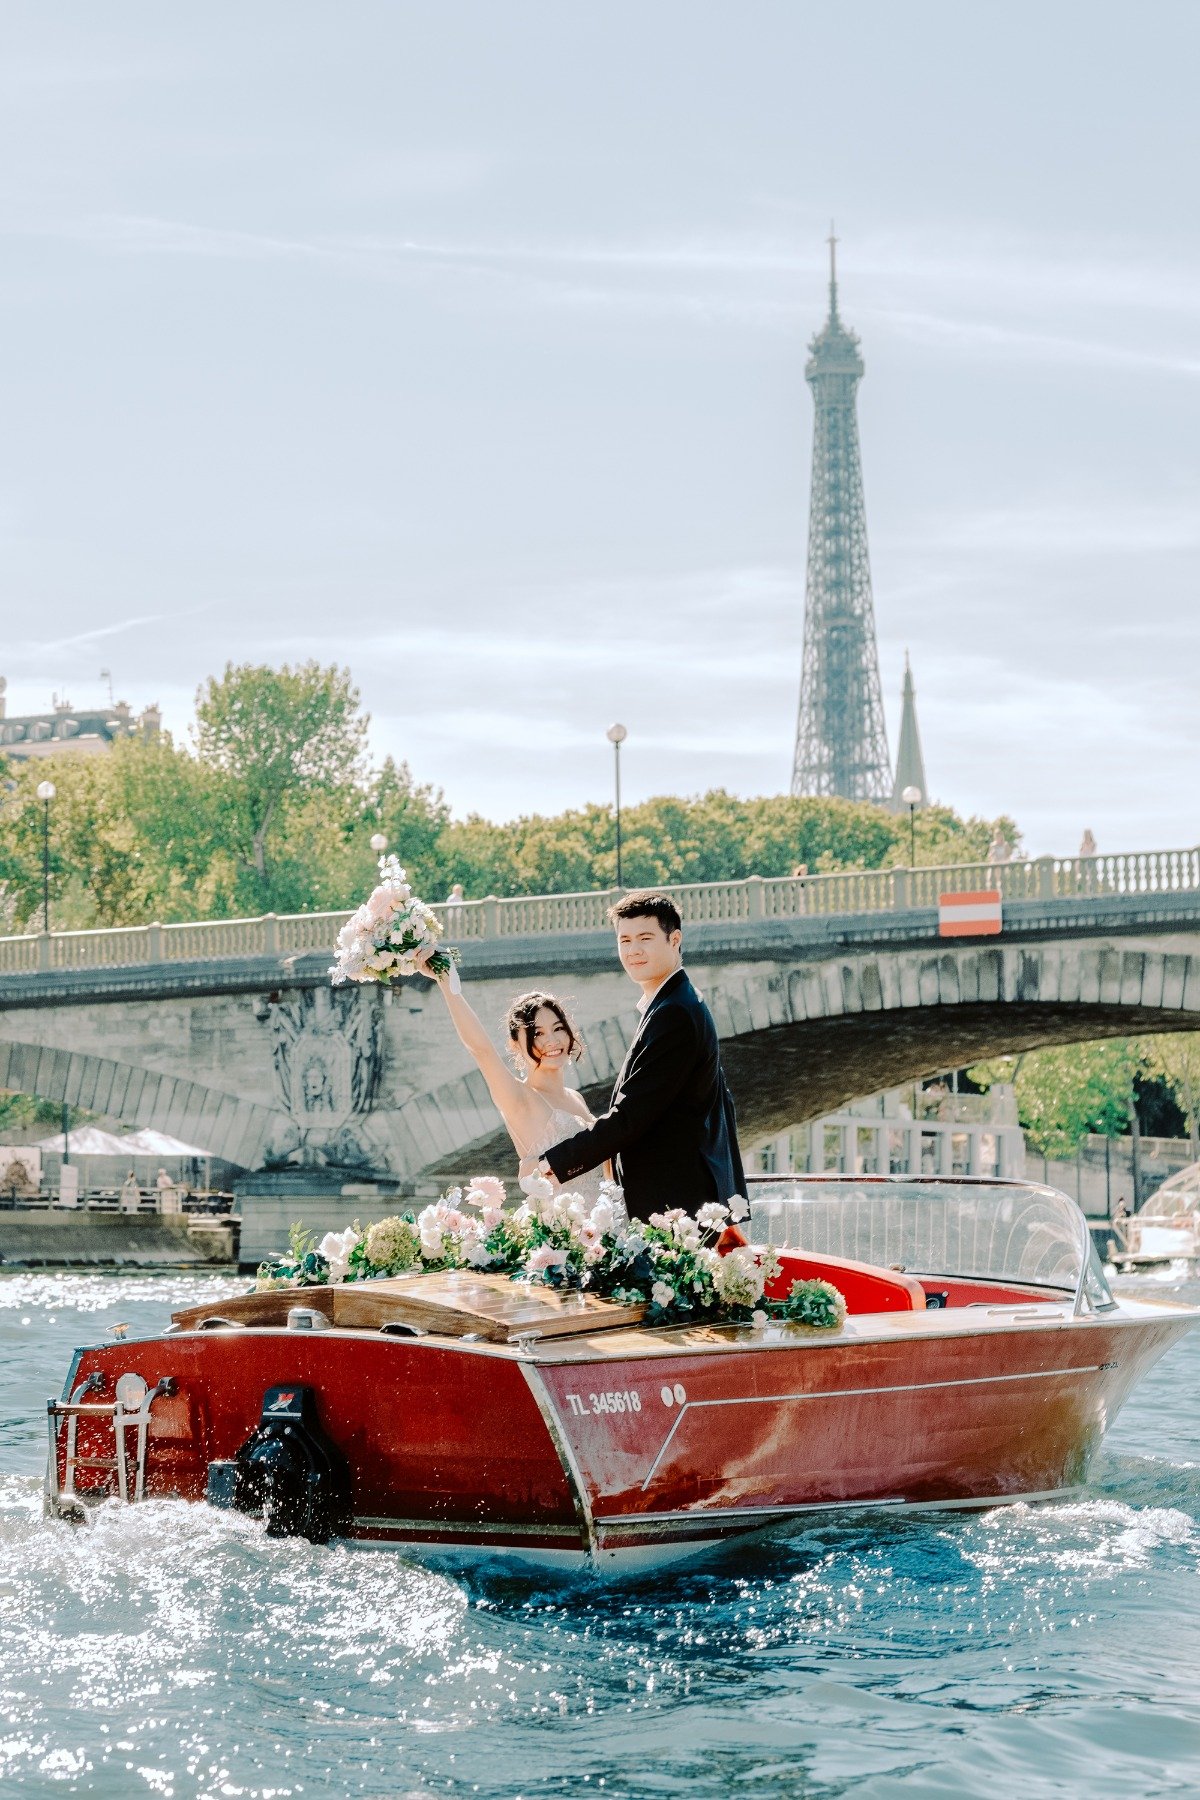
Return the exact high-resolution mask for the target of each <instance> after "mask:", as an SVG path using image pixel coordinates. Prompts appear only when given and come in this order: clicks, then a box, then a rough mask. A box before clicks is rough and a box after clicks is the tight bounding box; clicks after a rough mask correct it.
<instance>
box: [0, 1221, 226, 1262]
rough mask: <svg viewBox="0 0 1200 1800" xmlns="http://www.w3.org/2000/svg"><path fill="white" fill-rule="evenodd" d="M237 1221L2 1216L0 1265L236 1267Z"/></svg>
mask: <svg viewBox="0 0 1200 1800" xmlns="http://www.w3.org/2000/svg"><path fill="white" fill-rule="evenodd" d="M238 1238H239V1221H238V1220H237V1219H227V1218H212V1217H208V1216H199V1217H189V1216H187V1215H185V1214H180V1215H179V1216H178V1217H172V1216H169V1215H168V1216H163V1215H161V1214H158V1213H145V1214H139V1213H110V1212H84V1211H76V1210H74V1209H70V1208H64V1209H63V1210H61V1211H58V1210H54V1211H50V1210H46V1209H44V1208H43V1209H40V1210H37V1211H32V1210H31V1211H28V1212H22V1211H20V1210H13V1211H12V1212H0V1265H2V1266H3V1268H4V1269H5V1270H6V1271H8V1270H14V1271H15V1270H22V1269H161V1270H167V1269H202V1268H204V1269H209V1268H227V1267H231V1266H232V1267H236V1264H237V1259H238Z"/></svg>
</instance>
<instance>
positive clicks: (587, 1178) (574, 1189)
mask: <svg viewBox="0 0 1200 1800" xmlns="http://www.w3.org/2000/svg"><path fill="white" fill-rule="evenodd" d="M538 1099H539V1100H540V1101H541V1102H542V1104H543V1106H544V1107H545V1108H546V1122H545V1124H544V1126H543V1127H542V1129H541V1131H540V1132H538V1133H537V1135H536V1136H535V1137H534V1138H532V1139H531V1140H530V1141H529V1143H527V1144H525V1145H523V1146H522V1145H518V1149H520V1151H521V1154H522V1156H545V1154H546V1152H547V1150H552V1149H553V1148H554V1146H555V1144H561V1143H563V1142H565V1140H566V1139H567V1138H569V1137H574V1136H575V1133H576V1132H577V1131H584V1130H586V1128H587V1127H588V1126H589V1125H591V1124H593V1123H594V1120H593V1119H592V1118H591V1116H590V1114H589V1116H588V1117H587V1118H586V1119H585V1118H583V1117H582V1116H581V1115H580V1114H579V1113H574V1112H568V1111H567V1110H566V1108H565V1107H561V1106H551V1104H550V1102H549V1101H548V1100H547V1099H546V1096H545V1095H544V1094H539V1095H538ZM603 1180H604V1172H603V1170H602V1169H589V1170H588V1172H587V1174H586V1175H578V1176H576V1178H575V1180H574V1181H571V1182H568V1183H567V1189H568V1191H569V1192H570V1193H572V1194H582V1195H583V1198H584V1199H585V1200H587V1201H589V1202H590V1201H593V1200H598V1199H599V1198H600V1183H601V1182H602V1181H603Z"/></svg>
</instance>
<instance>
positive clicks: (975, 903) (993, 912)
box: [938, 888, 1003, 937]
mask: <svg viewBox="0 0 1200 1800" xmlns="http://www.w3.org/2000/svg"><path fill="white" fill-rule="evenodd" d="M1002 927H1003V917H1002V911H1001V906H1000V890H999V889H998V888H980V889H979V890H978V891H977V892H976V893H973V894H939V895H938V936H939V937H994V936H995V935H996V933H997V932H998V931H1000V930H1001V929H1002Z"/></svg>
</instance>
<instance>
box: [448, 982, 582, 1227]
mask: <svg viewBox="0 0 1200 1800" xmlns="http://www.w3.org/2000/svg"><path fill="white" fill-rule="evenodd" d="M432 954H433V951H432V949H430V950H426V951H423V952H421V954H419V955H418V956H417V957H416V958H415V959H414V960H415V961H416V964H417V967H418V968H419V969H420V970H421V972H422V974H424V975H427V976H428V977H429V979H430V980H431V981H436V983H437V986H438V991H439V992H440V994H441V996H442V999H443V1000H444V1001H445V1002H446V1006H447V1008H448V1010H449V1013H450V1018H451V1020H452V1022H453V1024H454V1029H455V1030H456V1031H457V1033H458V1035H459V1037H460V1038H461V1039H462V1041H463V1043H464V1045H465V1046H466V1048H467V1049H468V1050H469V1051H470V1052H471V1055H472V1056H473V1057H474V1058H475V1061H476V1063H477V1064H478V1065H479V1072H480V1074H481V1075H482V1076H483V1079H484V1080H485V1081H486V1082H487V1087H488V1093H489V1094H490V1095H491V1097H492V1101H493V1103H494V1105H495V1107H496V1110H497V1112H498V1113H499V1114H500V1117H501V1118H502V1119H503V1120H504V1124H505V1128H506V1130H507V1131H508V1135H509V1137H510V1138H511V1139H512V1141H513V1146H514V1148H515V1149H516V1152H517V1155H518V1156H519V1157H521V1158H522V1159H526V1158H530V1159H532V1161H533V1162H535V1163H536V1161H537V1159H538V1157H540V1156H544V1155H545V1154H546V1152H547V1150H549V1149H551V1148H552V1147H553V1146H554V1145H555V1144H561V1143H562V1141H563V1139H564V1138H569V1137H574V1135H575V1133H576V1132H577V1131H579V1130H581V1129H582V1127H583V1126H585V1125H594V1124H595V1120H594V1119H593V1117H592V1115H591V1113H590V1112H589V1111H588V1109H587V1107H586V1106H585V1105H584V1103H583V1097H582V1095H581V1094H579V1093H577V1092H576V1091H575V1089H574V1088H569V1087H567V1085H566V1083H565V1082H564V1080H563V1076H564V1075H565V1074H566V1071H567V1067H568V1065H569V1064H570V1063H572V1062H577V1061H578V1060H579V1058H580V1057H581V1056H582V1055H583V1039H582V1038H581V1037H580V1035H579V1032H578V1031H577V1029H576V1027H575V1026H574V1024H573V1023H572V1021H571V1018H570V1016H569V1014H568V1013H567V1010H566V1008H565V1007H564V1006H563V1004H562V1002H561V1001H559V1000H556V999H555V998H554V995H553V994H543V993H541V992H540V991H538V990H537V989H535V990H534V991H533V992H532V993H529V994H518V995H517V998H516V999H515V1000H514V1001H513V1003H512V1005H511V1006H510V1007H509V1009H508V1017H507V1019H506V1020H505V1025H506V1027H507V1030H508V1041H509V1046H510V1051H511V1055H512V1058H513V1061H514V1062H515V1063H516V1065H517V1070H518V1073H517V1074H515V1075H514V1074H513V1072H512V1070H511V1069H510V1068H509V1067H508V1065H507V1064H506V1063H505V1060H504V1058H503V1057H502V1056H501V1054H500V1052H499V1051H498V1050H497V1049H496V1047H495V1045H494V1044H493V1043H492V1040H491V1039H490V1038H489V1036H488V1034H487V1032H486V1031H485V1030H484V1028H483V1025H482V1023H481V1022H480V1019H479V1015H478V1014H477V1013H476V1011H475V1009H474V1007H473V1006H471V1004H470V1002H469V1001H467V1000H466V999H465V998H464V996H463V992H462V985H461V983H460V982H459V979H458V971H457V969H451V970H450V971H449V972H448V973H447V974H445V975H441V976H437V975H434V974H432V973H431V971H430V970H429V969H428V967H427V966H426V965H427V962H428V959H429V957H430V956H431V955H432ZM604 1178H605V1171H603V1170H599V1169H593V1170H592V1171H591V1172H590V1173H588V1174H587V1175H581V1176H579V1177H578V1179H576V1180H574V1181H572V1182H571V1184H570V1185H571V1191H572V1193H577V1194H582V1195H583V1196H584V1197H585V1198H586V1199H588V1200H595V1199H596V1198H598V1196H599V1193H600V1184H601V1182H602V1180H604Z"/></svg>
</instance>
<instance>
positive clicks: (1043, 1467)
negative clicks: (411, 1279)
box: [56, 1303, 1195, 1566]
mask: <svg viewBox="0 0 1200 1800" xmlns="http://www.w3.org/2000/svg"><path fill="white" fill-rule="evenodd" d="M997 1311H998V1313H999V1316H992V1315H991V1314H990V1313H987V1309H978V1311H977V1309H975V1308H970V1309H964V1310H962V1311H961V1312H959V1313H957V1314H955V1313H953V1312H950V1313H947V1312H942V1313H940V1314H938V1313H934V1312H929V1313H910V1314H908V1315H898V1316H892V1317H886V1318H885V1317H877V1318H856V1319H853V1320H851V1321H849V1322H848V1324H847V1327H846V1329H845V1331H844V1332H842V1333H839V1334H837V1335H836V1336H830V1335H829V1334H824V1333H803V1332H800V1331H797V1330H796V1329H795V1328H790V1327H769V1328H767V1329H766V1330H765V1331H761V1332H755V1331H752V1330H749V1329H747V1328H736V1327H714V1328H712V1329H710V1330H693V1331H658V1332H651V1331H644V1330H629V1331H614V1332H609V1333H603V1334H600V1333H598V1334H596V1335H595V1336H593V1337H592V1338H588V1339H584V1340H582V1341H579V1340H576V1341H565V1342H559V1343H556V1344H552V1345H528V1344H526V1345H520V1344H518V1345H496V1344H487V1343H470V1342H463V1341H461V1340H458V1341H434V1340H432V1339H430V1338H419V1339H412V1338H396V1337H387V1336H383V1335H378V1334H374V1333H372V1334H366V1333H363V1332H355V1331H341V1330H333V1329H327V1330H315V1331H298V1330H285V1329H224V1330H223V1329H217V1330H206V1331H193V1332H185V1333H181V1334H179V1335H175V1336H165V1337H162V1338H156V1339H150V1340H146V1341H144V1342H130V1343H120V1344H109V1345H104V1346H101V1347H97V1348H95V1349H90V1350H86V1351H81V1352H79V1353H78V1354H77V1357H76V1361H75V1366H74V1368H73V1370H72V1373H71V1376H70V1378H69V1380H68V1383H67V1395H68V1397H69V1395H70V1394H71V1393H72V1392H76V1391H78V1385H79V1383H80V1382H81V1380H83V1379H85V1378H86V1377H88V1376H89V1375H93V1374H95V1375H97V1376H98V1377H100V1378H101V1379H102V1381H103V1383H104V1384H105V1389H104V1390H101V1391H112V1389H113V1387H114V1386H115V1382H116V1379H117V1377H118V1376H119V1375H121V1374H125V1373H127V1372H133V1373H135V1374H138V1375H141V1376H142V1377H143V1378H144V1379H145V1381H146V1382H147V1383H148V1384H150V1385H151V1386H153V1385H154V1384H155V1383H157V1382H159V1381H160V1380H162V1379H164V1378H166V1380H167V1382H168V1383H169V1385H170V1387H171V1389H172V1390H173V1391H171V1392H170V1393H167V1394H164V1396H163V1397H162V1398H160V1399H157V1400H155V1401H154V1404H153V1406H152V1408H151V1411H150V1421H149V1428H148V1434H147V1442H146V1458H145V1493H146V1495H147V1496H154V1495H173V1496H177V1497H180V1498H183V1499H188V1500H202V1499H203V1498H204V1497H205V1494H206V1488H207V1482H208V1470H209V1465H210V1464H212V1463H215V1462H221V1461H226V1460H228V1459H232V1458H234V1457H236V1455H237V1452H238V1450H239V1449H240V1448H241V1446H242V1445H243V1444H245V1442H246V1441H247V1439H248V1438H249V1436H250V1434H251V1433H252V1432H253V1431H254V1430H255V1428H256V1426H257V1425H258V1423H259V1418H260V1412H261V1408H262V1403H263V1397H264V1394H265V1393H266V1392H267V1391H268V1390H269V1389H272V1388H278V1387H280V1386H283V1385H289V1386H292V1387H296V1386H304V1387H307V1388H308V1389H310V1390H311V1392H312V1394H313V1395H314V1397H315V1400H316V1406H317V1410H318V1412H319V1416H320V1421H321V1425H322V1427H323V1429H324V1431H325V1432H326V1433H328V1435H329V1437H330V1438H331V1439H332V1440H333V1442H334V1443H335V1444H336V1445H337V1447H338V1449H339V1450H340V1451H341V1453H342V1455H343V1456H344V1457H345V1458H346V1461H347V1463H348V1465H349V1469H350V1473H351V1481H352V1515H353V1523H352V1526H351V1535H352V1536H353V1537H354V1538H357V1539H360V1540H362V1541H364V1542H367V1543H377V1544H388V1543H390V1544H399V1545H407V1546H410V1547H412V1548H413V1549H414V1550H415V1549H421V1550H424V1551H426V1552H450V1553H452V1554H455V1555H461V1554H462V1553H463V1552H466V1551H469V1550H474V1551H481V1552H485V1553H488V1554H494V1553H498V1552H513V1553H517V1554H519V1555H522V1556H527V1557H533V1558H536V1559H538V1560H549V1561H552V1562H554V1563H567V1564H571V1563H579V1562H582V1561H586V1560H591V1561H595V1562H602V1563H618V1564H630V1565H634V1566H636V1565H639V1564H644V1563H646V1562H660V1561H666V1560H674V1559H675V1558H677V1557H679V1556H682V1555H689V1554H694V1553H695V1552H697V1551H699V1550H703V1549H705V1548H708V1547H711V1546H712V1545H714V1544H717V1543H720V1542H722V1541H724V1540H727V1539H729V1538H732V1537H738V1536H742V1535H745V1534H747V1533H754V1532H761V1531H763V1530H764V1529H767V1528H770V1527H772V1526H777V1525H778V1524H779V1523H781V1522H786V1521H787V1520H788V1519H790V1518H793V1517H798V1516H802V1515H804V1514H806V1513H809V1512H814V1511H822V1512H833V1513H835V1514H836V1513H840V1512H848V1511H850V1510H853V1509H858V1508H864V1507H878V1508H885V1509H888V1510H901V1509H903V1508H906V1507H936V1506H973V1505H974V1506H978V1505H992V1504H999V1503H1004V1502H1006V1501H1012V1500H1019V1499H1026V1498H1043V1497H1046V1496H1050V1495H1053V1494H1056V1493H1061V1492H1063V1491H1067V1490H1070V1489H1072V1488H1074V1487H1076V1486H1078V1485H1079V1483H1081V1482H1082V1481H1083V1480H1084V1478H1085V1476H1086V1473H1087V1469H1088V1465H1089V1463H1090V1460H1091V1458H1092V1456H1093V1454H1094V1452H1095V1450H1096V1448H1097V1446H1098V1444H1099V1443H1100V1441H1101V1438H1102V1437H1103V1435H1104V1432H1105V1430H1106V1429H1107V1428H1108V1426H1109V1425H1110V1424H1111V1422H1112V1420H1113V1418H1114V1417H1115V1416H1116V1413H1117V1412H1118V1411H1119V1409H1120V1407H1121V1405H1122V1404H1123V1403H1124V1401H1125V1399H1126V1397H1127V1395H1128V1394H1129V1392H1130V1390H1131V1389H1132V1388H1133V1386H1134V1385H1135V1384H1136V1382H1137V1381H1138V1380H1140V1379H1141V1377H1142V1376H1143V1375H1144V1374H1145V1372H1146V1370H1147V1369H1148V1368H1149V1367H1150V1366H1151V1365H1152V1364H1153V1363H1154V1362H1155V1361H1156V1360H1157V1359H1158V1358H1159V1357H1160V1356H1161V1355H1162V1354H1163V1353H1164V1352H1165V1351H1166V1350H1167V1349H1169V1347H1170V1346H1171V1344H1172V1343H1174V1342H1175V1341H1176V1339H1177V1338H1178V1337H1180V1336H1181V1335H1182V1334H1183V1333H1184V1332H1185V1331H1186V1330H1188V1329H1189V1328H1190V1326H1191V1325H1192V1324H1193V1323H1194V1321H1195V1314H1194V1313H1193V1312H1192V1311H1191V1310H1190V1309H1184V1308H1172V1307H1171V1306H1169V1304H1166V1303H1162V1304H1150V1303H1145V1304H1140V1305H1135V1306H1130V1307H1122V1308H1120V1309H1118V1311H1117V1312H1115V1313H1109V1314H1103V1315H1093V1316H1088V1317H1084V1318H1078V1319H1076V1318H1073V1317H1071V1316H1070V1315H1069V1311H1068V1309H1066V1308H1061V1309H1060V1308H1054V1307H1051V1308H1049V1309H1041V1308H1037V1309H1034V1308H1030V1307H1028V1306H1023V1307H1010V1308H1007V1309H1005V1308H1001V1309H997ZM985 1313H987V1316H986V1317H985V1316H983V1315H984V1314H985ZM1022 1314H1023V1315H1024V1317H1022V1316H1021V1315H1022ZM88 1429H92V1430H93V1431H94V1433H95V1434H96V1443H95V1445H94V1446H93V1448H94V1449H96V1450H98V1449H100V1448H102V1446H101V1444H100V1442H99V1437H100V1433H101V1427H100V1426H99V1425H98V1424H97V1425H95V1426H94V1427H88V1425H87V1423H86V1421H85V1422H84V1424H83V1425H81V1432H82V1434H83V1438H82V1440H81V1441H82V1442H83V1448H84V1450H86V1449H87V1444H86V1441H85V1440H86V1437H87V1431H88ZM56 1454H57V1464H56V1474H57V1481H58V1486H59V1487H61V1485H62V1482H63V1478H64V1474H65V1468H64V1455H65V1452H64V1449H63V1445H62V1443H61V1441H60V1442H59V1443H58V1446H57V1452H56ZM95 1460H96V1463H97V1465H100V1464H102V1463H103V1460H104V1459H103V1457H102V1456H100V1455H97V1456H96V1459H95ZM75 1485H76V1487H77V1490H78V1492H79V1494H80V1496H81V1498H82V1499H84V1500H87V1499H89V1498H94V1499H97V1500H99V1499H102V1498H103V1497H105V1495H106V1494H107V1493H108V1492H109V1490H110V1487H111V1479H110V1477H109V1476H108V1474H107V1473H106V1472H105V1470H104V1469H103V1467H100V1466H97V1467H96V1468H95V1469H93V1470H91V1471H90V1472H89V1470H88V1468H87V1467H82V1468H81V1469H80V1470H79V1471H78V1472H77V1474H76V1476H75Z"/></svg>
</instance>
